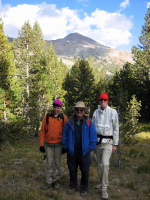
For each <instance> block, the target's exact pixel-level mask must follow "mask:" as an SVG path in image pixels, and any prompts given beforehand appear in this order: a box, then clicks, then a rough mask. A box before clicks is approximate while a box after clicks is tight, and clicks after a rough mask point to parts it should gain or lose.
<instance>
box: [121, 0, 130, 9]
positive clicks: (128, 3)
mask: <svg viewBox="0 0 150 200" xmlns="http://www.w3.org/2000/svg"><path fill="white" fill-rule="evenodd" d="M129 5H130V0H125V1H123V2H122V3H121V4H120V7H121V8H123V9H125V8H126V7H127V6H129Z"/></svg>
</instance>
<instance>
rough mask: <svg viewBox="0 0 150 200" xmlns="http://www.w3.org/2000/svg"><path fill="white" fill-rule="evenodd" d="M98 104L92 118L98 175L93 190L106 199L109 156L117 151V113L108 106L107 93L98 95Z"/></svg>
mask: <svg viewBox="0 0 150 200" xmlns="http://www.w3.org/2000/svg"><path fill="white" fill-rule="evenodd" d="M98 102H99V105H98V109H96V110H95V111H94V113H93V118H92V121H93V122H94V125H95V128H96V133H97V146H96V148H95V153H96V158H97V164H98V171H99V175H100V185H98V186H95V188H96V189H99V188H100V191H101V194H102V198H103V199H108V193H107V187H108V173H109V162H110V161H109V160H110V157H111V154H112V153H113V152H115V151H116V150H117V146H118V141H119V120H118V113H117V111H116V110H115V109H113V108H111V107H109V106H108V103H109V96H108V94H107V93H102V94H100V96H99V98H98Z"/></svg>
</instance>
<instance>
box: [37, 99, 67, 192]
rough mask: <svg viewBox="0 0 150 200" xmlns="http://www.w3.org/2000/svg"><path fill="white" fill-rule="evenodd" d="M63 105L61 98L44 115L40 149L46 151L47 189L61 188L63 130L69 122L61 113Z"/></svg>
mask: <svg viewBox="0 0 150 200" xmlns="http://www.w3.org/2000/svg"><path fill="white" fill-rule="evenodd" d="M62 105H63V104H62V102H61V101H60V100H59V99H56V100H55V101H54V102H53V110H52V111H51V112H50V113H47V115H45V116H44V118H43V121H42V126H41V130H40V151H41V152H45V153H46V181H45V189H48V188H50V187H53V188H54V189H55V190H58V189H59V179H60V166H61V155H62V130H63V128H64V126H65V124H66V122H67V117H66V116H65V115H64V114H62V113H61V109H62Z"/></svg>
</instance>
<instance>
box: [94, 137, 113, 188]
mask: <svg viewBox="0 0 150 200" xmlns="http://www.w3.org/2000/svg"><path fill="white" fill-rule="evenodd" d="M112 143H113V142H112V140H111V141H109V142H108V143H105V144H103V143H102V144H99V145H97V146H96V148H95V153H96V157H97V164H98V172H99V175H100V181H101V185H102V190H107V187H108V173H109V160H110V157H111V154H112Z"/></svg>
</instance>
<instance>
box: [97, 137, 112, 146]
mask: <svg viewBox="0 0 150 200" xmlns="http://www.w3.org/2000/svg"><path fill="white" fill-rule="evenodd" d="M97 137H98V138H100V140H99V142H97V144H101V142H102V139H103V138H106V139H112V140H113V136H112V135H111V136H109V135H108V136H104V135H97Z"/></svg>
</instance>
